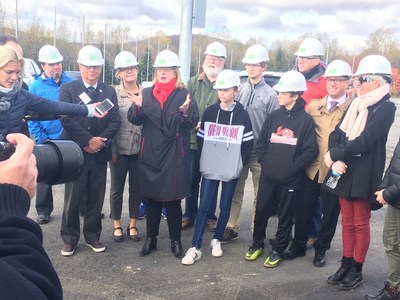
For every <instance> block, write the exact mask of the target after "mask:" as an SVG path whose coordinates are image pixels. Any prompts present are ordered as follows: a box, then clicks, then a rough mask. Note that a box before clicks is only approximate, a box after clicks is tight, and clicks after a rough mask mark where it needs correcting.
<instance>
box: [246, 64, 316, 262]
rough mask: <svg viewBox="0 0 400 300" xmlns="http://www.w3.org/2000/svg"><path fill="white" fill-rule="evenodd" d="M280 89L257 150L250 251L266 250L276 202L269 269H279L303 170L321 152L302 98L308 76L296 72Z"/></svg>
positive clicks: (255, 254)
mask: <svg viewBox="0 0 400 300" xmlns="http://www.w3.org/2000/svg"><path fill="white" fill-rule="evenodd" d="M274 89H275V90H276V91H277V92H279V94H278V102H279V105H280V106H281V108H280V109H278V110H275V111H272V112H271V113H270V114H269V116H268V117H267V120H266V121H265V123H264V125H263V128H262V130H261V134H260V137H259V139H258V142H257V146H256V150H257V154H258V157H259V161H260V164H261V177H260V183H259V188H258V193H257V204H256V214H255V218H254V231H253V243H252V245H251V247H250V248H249V250H248V252H247V253H246V255H245V259H246V260H249V261H253V260H256V259H257V258H258V257H259V256H260V255H261V254H262V252H263V249H264V239H265V237H266V234H265V231H266V228H267V224H268V219H269V217H270V216H271V215H272V213H273V207H274V205H273V203H274V202H276V203H277V205H278V219H279V221H278V229H277V232H276V239H275V240H272V241H271V243H273V244H272V250H271V252H270V254H269V255H268V257H267V259H266V260H265V262H264V267H266V268H274V267H276V266H278V264H279V262H280V261H281V259H282V255H283V252H284V251H285V249H286V247H287V246H288V244H289V236H290V233H291V229H292V217H293V210H294V207H295V203H296V202H297V201H298V197H299V190H300V187H301V180H302V176H304V175H303V174H304V170H305V169H306V168H307V167H308V166H309V165H310V163H311V162H312V161H313V160H314V159H315V158H316V157H317V155H318V145H317V140H316V136H315V125H314V121H313V120H312V118H311V116H310V115H309V114H307V113H306V112H305V111H304V105H305V101H304V100H303V98H302V97H301V95H302V94H303V92H304V91H305V90H306V89H307V87H306V80H305V78H304V76H303V75H302V74H301V73H299V72H297V71H289V72H287V73H285V74H283V75H282V77H281V79H280V80H279V83H278V84H277V85H275V86H274Z"/></svg>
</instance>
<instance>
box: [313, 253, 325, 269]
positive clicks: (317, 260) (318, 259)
mask: <svg viewBox="0 0 400 300" xmlns="http://www.w3.org/2000/svg"><path fill="white" fill-rule="evenodd" d="M325 263H326V260H325V251H318V252H315V256H314V261H313V264H314V266H316V267H319V268H320V267H323V266H325Z"/></svg>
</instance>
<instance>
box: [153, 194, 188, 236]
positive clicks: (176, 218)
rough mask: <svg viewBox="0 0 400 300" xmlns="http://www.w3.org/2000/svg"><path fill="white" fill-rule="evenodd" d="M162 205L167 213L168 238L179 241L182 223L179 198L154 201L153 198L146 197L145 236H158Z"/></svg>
mask: <svg viewBox="0 0 400 300" xmlns="http://www.w3.org/2000/svg"><path fill="white" fill-rule="evenodd" d="M163 205H164V206H165V208H166V209H167V214H168V217H167V223H168V231H169V238H170V239H171V241H180V240H181V224H182V208H181V200H174V201H156V200H153V199H147V217H146V227H147V237H148V238H156V237H157V236H158V233H159V228H160V221H161V210H162V208H163Z"/></svg>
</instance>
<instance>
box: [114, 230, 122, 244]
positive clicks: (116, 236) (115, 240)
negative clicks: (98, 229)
mask: <svg viewBox="0 0 400 300" xmlns="http://www.w3.org/2000/svg"><path fill="white" fill-rule="evenodd" d="M117 230H121V232H122V227H115V228H114V232H113V240H114V242H117V243H120V242H122V241H123V240H124V233H123V232H122V235H115V231H117Z"/></svg>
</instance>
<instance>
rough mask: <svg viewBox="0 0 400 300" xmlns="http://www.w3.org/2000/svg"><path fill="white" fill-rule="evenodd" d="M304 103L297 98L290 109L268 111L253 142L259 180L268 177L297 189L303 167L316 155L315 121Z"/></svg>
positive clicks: (273, 181)
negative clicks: (256, 156)
mask: <svg viewBox="0 0 400 300" xmlns="http://www.w3.org/2000/svg"><path fill="white" fill-rule="evenodd" d="M304 105H305V102H304V100H303V99H302V98H299V99H298V100H297V101H296V104H295V105H294V107H293V108H292V109H291V110H290V111H289V110H287V109H286V108H285V107H284V106H282V107H281V108H280V109H277V110H275V111H272V112H271V113H270V114H269V115H268V117H267V119H266V121H265V123H264V125H263V128H262V130H261V134H260V138H259V140H258V142H257V146H256V151H257V154H258V157H259V161H260V163H261V178H260V184H261V181H262V180H267V181H268V182H270V183H272V184H275V185H281V186H284V187H287V188H293V189H297V188H299V187H300V185H301V179H302V175H303V172H302V171H304V170H305V169H306V168H307V167H308V166H309V165H310V164H311V163H312V162H313V161H314V159H315V158H316V157H317V155H318V144H317V139H316V136H315V125H314V121H313V119H312V118H311V116H310V115H309V114H307V113H306V112H305V111H304Z"/></svg>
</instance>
